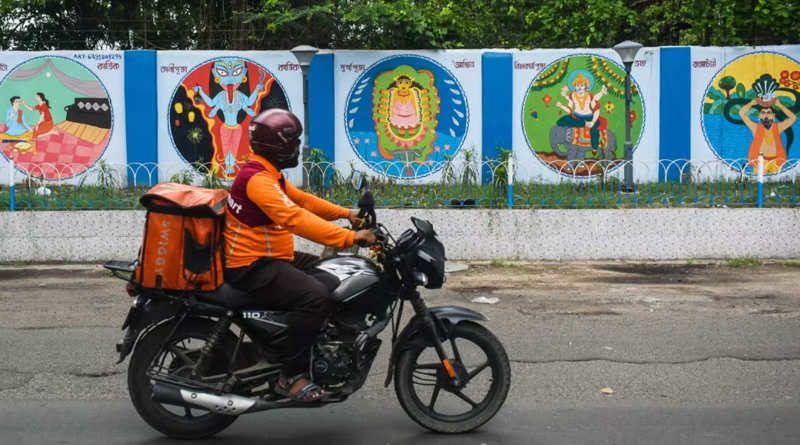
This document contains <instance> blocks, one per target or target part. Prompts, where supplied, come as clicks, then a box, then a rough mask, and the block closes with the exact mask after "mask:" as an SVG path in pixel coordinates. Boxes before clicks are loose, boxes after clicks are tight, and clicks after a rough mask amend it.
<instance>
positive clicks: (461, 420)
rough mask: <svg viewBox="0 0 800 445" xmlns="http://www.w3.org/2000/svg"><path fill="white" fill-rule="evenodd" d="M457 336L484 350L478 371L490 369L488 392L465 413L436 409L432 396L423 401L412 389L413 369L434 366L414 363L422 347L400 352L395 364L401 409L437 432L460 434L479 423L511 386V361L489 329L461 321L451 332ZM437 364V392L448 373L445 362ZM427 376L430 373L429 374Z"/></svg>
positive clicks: (491, 413)
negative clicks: (438, 410) (430, 399)
mask: <svg viewBox="0 0 800 445" xmlns="http://www.w3.org/2000/svg"><path fill="white" fill-rule="evenodd" d="M457 338H462V339H464V340H467V341H470V342H472V343H474V344H475V345H477V346H478V347H479V348H480V349H481V350H482V351H483V353H484V354H486V357H487V361H486V363H484V364H483V368H482V371H479V373H480V372H484V371H485V370H487V369H490V370H491V372H492V383H491V386H490V388H489V394H488V395H487V396H486V398H485V399H484V400H483V401H481V402H480V403H478V404H477V406H476V407H473V409H472V410H471V411H469V412H468V413H466V414H459V415H453V416H449V415H444V414H441V413H437V412H436V411H435V409H434V408H435V400H434V401H433V403H430V404H426V402H423V401H422V400H421V399H420V397H419V395H418V394H417V393H416V390H415V389H414V371H415V370H417V369H419V368H420V366H424V367H426V368H427V369H429V370H433V368H432V367H431V366H430V365H418V364H417V359H418V358H419V356H420V355H421V354H422V352H423V351H425V350H423V349H416V350H413V349H412V350H408V351H405V352H403V353H402V354H401V355H400V358H399V359H398V363H397V367H396V368H395V375H394V384H395V393H396V394H397V398H398V400H399V401H400V405H401V406H402V407H403V410H404V411H405V412H406V414H408V416H409V417H411V419H412V420H414V421H415V422H417V423H418V424H419V425H421V426H423V427H425V428H427V429H429V430H431V431H434V432H437V433H444V434H459V433H466V432H469V431H472V430H475V429H477V428H479V427H481V426H482V425H483V424H485V423H486V422H488V421H489V420H491V419H492V418H493V417H494V416H495V414H497V412H498V411H500V408H502V406H503V403H505V400H506V397H507V396H508V391H509V389H510V387H511V362H510V360H509V359H508V355H507V354H506V351H505V348H503V345H502V344H501V343H500V340H498V339H497V337H495V336H494V334H492V333H491V331H489V330H488V329H486V328H485V327H483V326H481V325H479V324H476V323H472V322H462V323H459V324H458V325H456V326H455V327H454V328H453V331H452V334H451V339H457ZM450 361H451V364H453V366H460V364H458V365H457V364H456V362H457V360H453V359H452V357H451V360H450ZM438 366H439V367H440V369H437V370H436V371H435V374H436V375H437V381H438V383H437V384H436V385H437V387H438V388H439V390H437V389H434V392H435V393H436V394H437V395H438V394H439V393H440V391H449V390H448V389H446V387H447V384H446V383H445V381H446V380H448V377H447V374H446V371H445V369H444V365H441V364H438ZM478 368H481V367H480V366H479V367H477V368H476V369H475V370H473V371H477V369H478ZM465 372H466V371H465ZM428 376H430V377H433V376H432V375H428ZM458 392H461V391H458ZM433 399H436V397H433Z"/></svg>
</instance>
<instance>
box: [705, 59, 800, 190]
mask: <svg viewBox="0 0 800 445" xmlns="http://www.w3.org/2000/svg"><path fill="white" fill-rule="evenodd" d="M781 49H782V50H783V51H787V50H788V52H776V51H772V50H770V49H758V50H753V51H747V52H745V51H743V50H738V49H736V50H734V51H735V52H737V53H738V54H734V55H731V54H730V52H731V50H730V49H726V50H720V49H717V48H702V49H698V48H693V50H692V55H693V57H692V71H693V79H696V81H697V83H698V84H699V85H698V86H700V87H701V88H704V91H703V93H702V94H703V96H702V97H703V99H702V102H701V104H700V110H699V113H697V115H699V117H700V119H699V124H700V125H699V126H700V130H701V135H702V138H703V140H702V141H698V142H699V143H700V144H699V146H698V147H697V149H696V150H693V156H692V157H693V158H697V159H714V158H716V159H720V160H723V161H724V162H725V163H726V164H728V165H729V166H730V167H731V168H733V169H736V170H744V172H745V173H746V174H750V175H755V174H757V170H756V168H757V164H758V156H759V153H763V154H764V158H765V161H766V165H765V173H766V174H768V175H777V174H780V173H782V172H786V171H789V170H791V169H793V168H794V167H795V166H796V164H797V160H798V157H799V156H798V152H800V150H798V149H797V148H796V146H797V141H795V137H796V135H797V132H798V130H800V124H798V123H797V114H798V113H800V100H799V99H800V91H798V90H800V63H798V59H797V58H796V57H793V56H797V55H800V51H797V47H783V48H781ZM792 50H794V51H792ZM791 53H793V54H791ZM731 56H732V57H731ZM698 139H699V138H698ZM706 147H707V149H706Z"/></svg>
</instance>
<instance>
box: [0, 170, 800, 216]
mask: <svg viewBox="0 0 800 445" xmlns="http://www.w3.org/2000/svg"><path fill="white" fill-rule="evenodd" d="M619 186H620V184H619V181H618V180H616V179H614V178H610V179H609V180H608V181H605V182H604V183H600V182H599V181H586V182H577V181H576V182H568V181H563V182H560V183H555V184H553V183H545V182H540V181H526V182H516V183H515V184H514V192H513V193H514V195H513V201H514V202H513V205H514V208H518V209H542V208H551V209H589V208H598V209H618V208H635V207H647V208H671V207H711V206H717V205H726V206H728V207H756V206H757V204H756V187H755V183H754V182H752V181H749V180H744V181H724V180H718V181H703V182H683V183H679V182H677V181H669V182H652V183H639V184H637V185H636V194H635V195H625V194H620V192H619ZM37 187H38V186H34V187H31V188H28V187H22V186H17V188H16V193H15V195H16V196H15V198H16V208H17V209H20V210H25V209H52V210H60V209H63V210H76V209H98V210H106V209H141V206H140V205H139V198H140V197H141V196H142V195H143V194H144V193H145V192H146V191H147V189H148V187H143V186H138V187H124V188H109V189H104V188H100V187H97V186H84V187H76V186H72V185H61V186H59V185H48V188H49V189H50V190H51V191H52V194H51V195H50V196H41V195H38V194H37V193H36V188H37ZM370 188H371V190H372V192H373V195H374V196H375V204H376V207H379V208H381V207H382V208H426V209H431V208H475V207H480V208H498V209H499V208H508V197H507V188H506V187H505V186H498V187H493V186H492V185H483V184H481V185H473V184H464V183H461V182H455V183H453V182H447V183H442V182H433V183H427V184H404V183H399V182H397V181H395V180H388V181H383V180H375V179H374V178H373V179H372V180H370ZM309 191H310V192H311V193H313V194H314V195H317V196H320V197H322V198H324V199H327V200H330V201H333V202H335V203H338V204H340V205H342V206H345V207H355V206H356V203H357V202H358V196H359V195H358V192H357V191H356V190H354V189H353V187H352V185H350V184H349V183H348V182H340V183H339V184H338V185H332V186H328V187H321V186H319V184H317V185H314V186H312V187H311V188H310V189H309ZM770 191H776V192H777V193H779V197H781V199H780V202H779V201H778V200H777V197H769V192H770ZM765 195H766V196H767V198H766V199H765V201H764V202H765V206H770V207H775V206H780V207H796V206H800V201H797V202H796V203H794V204H793V203H792V202H791V201H792V200H796V197H798V196H800V181H797V182H791V181H787V182H784V183H780V184H777V185H776V184H772V185H771V186H770V187H769V188H768V191H766V192H765ZM9 200H10V196H9V190H8V187H5V186H2V187H1V188H0V210H2V209H7V208H8V207H9Z"/></svg>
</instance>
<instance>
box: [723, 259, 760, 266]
mask: <svg viewBox="0 0 800 445" xmlns="http://www.w3.org/2000/svg"><path fill="white" fill-rule="evenodd" d="M725 265H726V266H728V267H736V268H746V267H759V266H763V265H764V260H762V259H760V258H754V257H744V258H731V259H729V260H728V261H726V262H725Z"/></svg>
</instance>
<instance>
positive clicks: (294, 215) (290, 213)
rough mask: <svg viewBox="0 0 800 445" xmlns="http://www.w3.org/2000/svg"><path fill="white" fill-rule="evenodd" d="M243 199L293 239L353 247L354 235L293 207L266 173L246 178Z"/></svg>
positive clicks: (290, 201)
mask: <svg viewBox="0 0 800 445" xmlns="http://www.w3.org/2000/svg"><path fill="white" fill-rule="evenodd" d="M287 185H288V184H287ZM247 196H248V197H249V198H250V200H251V201H253V202H254V203H255V204H256V205H258V207H259V208H261V210H263V211H264V213H266V214H267V216H269V217H270V219H272V220H273V221H274V222H275V223H276V224H279V225H281V226H283V227H284V228H285V229H286V230H288V231H289V232H292V233H294V234H295V235H297V236H301V237H303V238H306V239H309V240H311V241H314V242H316V243H319V244H323V245H326V246H334V247H339V248H342V249H346V248H348V247H350V246H352V245H353V238H354V234H355V232H353V231H352V230H347V229H345V228H343V227H339V226H337V225H336V224H333V223H330V222H327V221H325V220H324V219H322V218H320V217H318V216H317V215H314V214H313V213H311V212H309V211H308V210H306V209H303V208H302V207H300V206H299V205H297V204H295V203H294V202H293V201H292V200H291V199H289V197H288V196H286V195H285V194H284V193H283V190H281V188H280V185H278V181H277V180H276V179H275V178H273V177H272V176H269V175H268V174H266V173H261V174H257V175H255V176H253V177H252V178H250V181H248V183H247Z"/></svg>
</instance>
